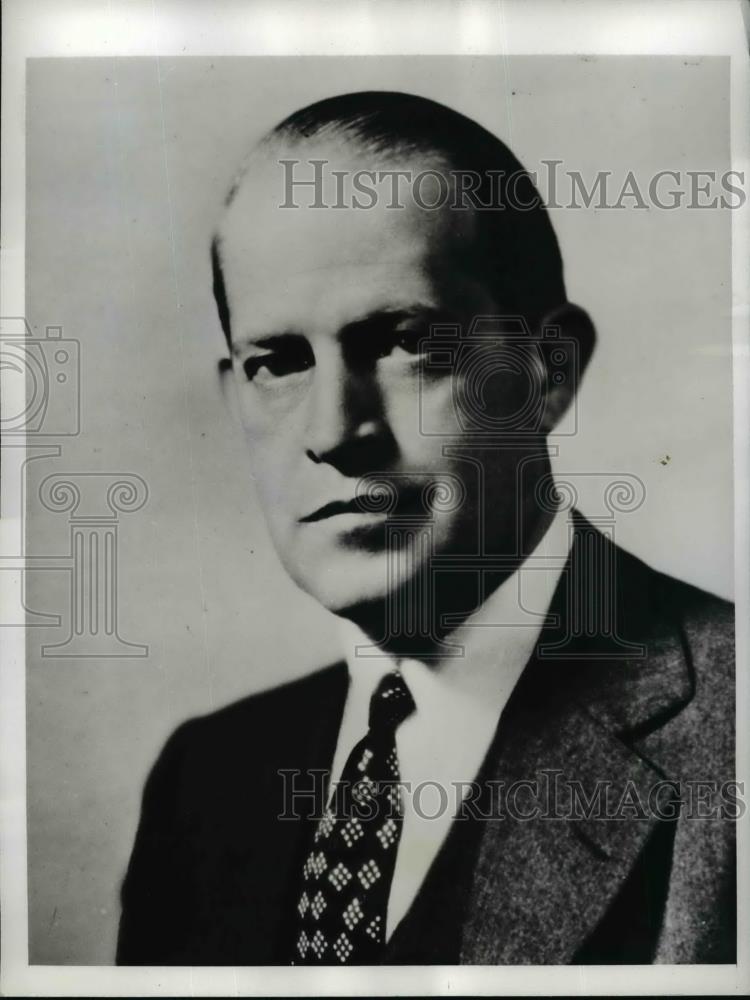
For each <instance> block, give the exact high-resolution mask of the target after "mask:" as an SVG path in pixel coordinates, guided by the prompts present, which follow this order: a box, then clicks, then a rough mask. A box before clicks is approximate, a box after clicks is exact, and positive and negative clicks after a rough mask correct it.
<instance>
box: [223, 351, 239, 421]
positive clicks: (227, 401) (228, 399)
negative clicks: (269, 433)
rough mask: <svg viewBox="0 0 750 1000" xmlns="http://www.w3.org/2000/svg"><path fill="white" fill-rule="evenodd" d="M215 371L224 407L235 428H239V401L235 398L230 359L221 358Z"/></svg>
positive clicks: (235, 380)
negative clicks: (216, 371) (217, 375)
mask: <svg viewBox="0 0 750 1000" xmlns="http://www.w3.org/2000/svg"><path fill="white" fill-rule="evenodd" d="M217 370H218V374H219V387H220V389H221V395H222V398H223V400H224V405H225V406H226V408H227V411H228V413H229V416H230V417H231V419H232V421H233V422H234V424H235V426H236V427H238V428H241V427H242V416H241V414H240V405H239V399H238V398H237V379H236V378H235V377H234V368H233V366H232V359H231V358H221V360H220V361H219V363H218V365H217Z"/></svg>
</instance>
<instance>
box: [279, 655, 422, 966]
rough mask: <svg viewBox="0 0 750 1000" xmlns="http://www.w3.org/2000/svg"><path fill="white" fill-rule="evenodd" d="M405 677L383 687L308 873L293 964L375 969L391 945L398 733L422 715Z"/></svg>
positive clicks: (390, 678) (319, 833)
mask: <svg viewBox="0 0 750 1000" xmlns="http://www.w3.org/2000/svg"><path fill="white" fill-rule="evenodd" d="M415 707H416V706H415V704H414V699H413V698H412V696H411V693H410V691H409V689H408V687H407V686H406V684H405V682H404V680H403V678H402V676H401V674H400V673H399V672H398V671H393V672H391V673H388V674H386V675H385V676H384V677H383V678H382V680H381V681H380V683H379V685H378V687H377V690H376V691H375V693H374V694H373V696H372V698H371V699H370V717H369V729H368V731H367V735H366V736H365V737H364V739H362V740H360V742H359V743H358V744H357V745H356V746H355V747H354V749H353V750H352V752H351V754H350V755H349V759H348V760H347V762H346V765H345V766H344V770H343V771H342V773H341V779H340V780H339V782H338V783H337V784H336V786H335V789H334V792H333V796H332V798H331V800H330V803H329V806H328V808H327V810H326V812H325V814H324V816H323V818H322V819H321V820H320V822H319V823H318V826H317V829H316V831H315V837H314V842H313V845H312V849H311V851H310V853H309V854H308V857H307V860H306V861H305V865H304V868H303V870H302V892H301V894H300V897H299V902H298V905H297V913H298V915H299V920H298V923H297V930H296V933H295V937H294V956H293V958H292V963H291V964H292V965H333V964H342V965H344V964H347V965H354V964H356V965H374V964H377V962H378V961H379V958H380V956H381V955H382V952H383V949H384V947H385V930H386V914H387V909H388V896H389V894H390V889H391V882H392V880H393V869H394V865H395V863H396V852H397V850H398V843H399V839H400V837H401V827H402V824H403V810H402V805H401V795H400V789H399V785H398V781H399V768H398V757H397V754H396V739H395V734H396V729H397V727H398V726H399V724H400V723H401V722H403V720H404V719H405V718H407V716H409V715H411V713H412V712H413V711H414V709H415Z"/></svg>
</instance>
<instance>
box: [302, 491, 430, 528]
mask: <svg viewBox="0 0 750 1000" xmlns="http://www.w3.org/2000/svg"><path fill="white" fill-rule="evenodd" d="M378 507H379V504H378V503H376V505H375V507H373V506H371V504H370V503H368V497H367V495H363V496H361V497H352V498H351V499H350V500H332V501H331V502H330V503H326V504H323V506H322V507H318V509H317V510H314V511H312V513H310V514H305V516H304V517H301V518H300V519H299V522H300V524H313V523H314V522H316V521H325V520H328V519H329V518H331V517H338V516H339V515H340V514H359V515H360V516H361V517H363V518H373V517H376V518H382V517H385V516H386V514H387V513H389V514H420V513H425V510H424V504H423V502H422V491H421V490H419V489H407V490H404V491H403V492H401V493H400V494H399V496H398V499H397V500H396V502H395V504H394V507H393V509H392V510H388V511H386V510H384V509H382V508H380V509H378Z"/></svg>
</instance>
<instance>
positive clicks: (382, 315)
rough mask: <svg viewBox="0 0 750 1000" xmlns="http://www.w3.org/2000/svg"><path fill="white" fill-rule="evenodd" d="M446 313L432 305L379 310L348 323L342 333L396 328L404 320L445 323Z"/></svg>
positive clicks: (348, 333)
mask: <svg viewBox="0 0 750 1000" xmlns="http://www.w3.org/2000/svg"><path fill="white" fill-rule="evenodd" d="M446 318H447V317H446V313H445V310H443V309H437V308H436V307H435V306H432V305H413V306H407V307H404V308H396V309H377V310H375V311H374V312H371V313H368V314H367V315H366V316H362V317H361V318H359V319H356V320H353V321H352V322H350V323H346V324H345V325H344V326H343V327H342V329H341V333H342V334H344V335H347V336H348V335H350V334H352V333H359V332H366V331H367V330H368V329H371V328H372V327H379V328H382V327H384V326H387V327H394V326H398V324H399V323H401V322H403V321H404V320H410V319H412V320H413V319H416V320H419V321H420V322H430V321H433V322H437V321H438V320H442V321H445V320H446Z"/></svg>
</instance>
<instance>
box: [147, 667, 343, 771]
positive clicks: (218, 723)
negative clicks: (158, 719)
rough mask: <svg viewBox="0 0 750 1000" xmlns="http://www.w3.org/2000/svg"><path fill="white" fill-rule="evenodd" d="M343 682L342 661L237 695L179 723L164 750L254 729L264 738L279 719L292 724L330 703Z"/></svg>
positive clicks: (244, 734) (249, 731)
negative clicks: (293, 678) (320, 706)
mask: <svg viewBox="0 0 750 1000" xmlns="http://www.w3.org/2000/svg"><path fill="white" fill-rule="evenodd" d="M345 684H346V666H345V664H344V663H343V662H341V663H334V664H332V665H330V666H327V667H324V668H322V669H318V670H316V671H314V672H313V673H310V674H306V675H305V676H303V677H299V678H296V679H295V680H291V681H286V682H284V683H282V684H278V685H276V686H274V687H272V688H267V689H265V690H263V691H259V692H256V693H255V694H251V695H248V696H247V697H245V698H240V699H239V700H238V701H234V702H231V703H230V704H228V705H224V706H223V707H221V708H218V709H215V710H214V711H211V712H207V713H205V714H204V715H198V716H194V717H192V718H190V719H187V720H186V721H185V722H183V723H181V724H180V725H179V726H178V727H177V729H176V730H175V731H174V732H173V733H172V735H171V736H170V738H169V740H168V741H167V744H166V746H165V752H168V751H169V750H170V749H174V751H175V752H176V751H178V750H188V749H190V748H191V746H193V745H194V744H196V743H198V744H204V743H205V742H206V741H210V742H211V743H212V744H215V743H216V741H219V742H225V741H226V740H231V739H232V738H233V737H235V736H239V737H241V738H243V739H244V738H247V737H248V735H250V734H251V733H253V732H255V733H256V734H259V735H260V736H261V738H264V737H266V736H267V735H269V734H272V733H274V732H278V729H279V724H280V721H281V720H282V719H283V720H284V723H285V726H294V723H295V719H297V718H298V717H300V716H301V715H304V714H309V713H310V712H311V711H314V710H315V706H316V705H318V704H320V703H327V702H330V701H331V699H333V698H335V697H336V695H337V694H338V693H339V692H341V691H343V690H344V687H345Z"/></svg>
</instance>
